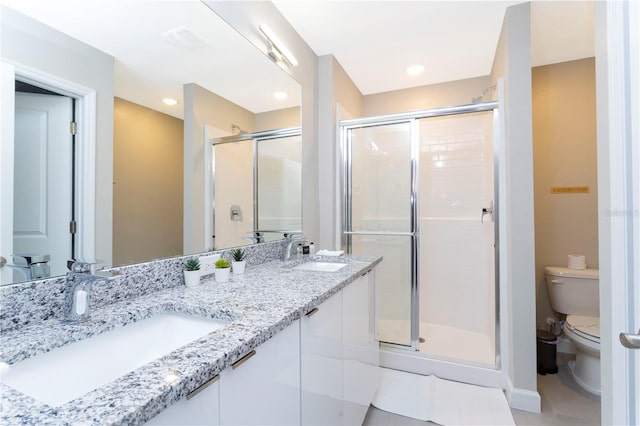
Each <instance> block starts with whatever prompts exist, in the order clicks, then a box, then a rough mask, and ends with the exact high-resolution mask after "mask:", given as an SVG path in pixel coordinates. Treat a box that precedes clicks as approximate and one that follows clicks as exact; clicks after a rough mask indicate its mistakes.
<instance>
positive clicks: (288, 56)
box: [258, 24, 298, 67]
mask: <svg viewBox="0 0 640 426" xmlns="http://www.w3.org/2000/svg"><path fill="white" fill-rule="evenodd" d="M258 28H259V29H260V31H261V32H262V34H264V36H265V37H266V38H267V41H268V42H269V56H270V57H271V59H273V60H274V61H275V62H276V63H281V62H286V63H287V65H289V66H290V67H295V66H296V65H298V60H297V59H296V57H295V56H293V54H292V53H291V51H290V50H289V49H287V46H285V45H284V43H283V42H282V41H280V39H279V38H278V37H277V36H276V35H275V34H274V32H273V31H271V28H269V27H268V26H266V25H265V24H261V25H260V26H259V27H258Z"/></svg>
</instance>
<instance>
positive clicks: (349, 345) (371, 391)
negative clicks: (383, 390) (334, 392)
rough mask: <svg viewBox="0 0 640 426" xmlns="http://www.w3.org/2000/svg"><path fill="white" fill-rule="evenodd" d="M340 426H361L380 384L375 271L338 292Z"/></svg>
mask: <svg viewBox="0 0 640 426" xmlns="http://www.w3.org/2000/svg"><path fill="white" fill-rule="evenodd" d="M342 307H343V311H342V323H343V327H342V335H343V417H342V424H344V425H361V424H362V421H363V420H364V417H365V415H366V414H367V410H368V409H369V404H370V403H371V401H372V400H373V397H374V396H375V393H376V390H377V389H378V383H379V381H380V369H379V365H380V355H379V354H380V352H379V345H378V341H377V338H376V324H375V317H376V316H375V270H371V271H370V272H368V273H367V274H366V275H364V276H361V277H359V278H358V279H356V280H355V281H354V282H352V283H351V284H349V285H348V286H346V287H345V288H344V289H343V290H342Z"/></svg>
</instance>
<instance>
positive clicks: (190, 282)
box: [184, 270, 200, 287]
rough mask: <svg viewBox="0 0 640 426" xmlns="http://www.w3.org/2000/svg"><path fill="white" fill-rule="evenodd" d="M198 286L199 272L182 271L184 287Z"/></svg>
mask: <svg viewBox="0 0 640 426" xmlns="http://www.w3.org/2000/svg"><path fill="white" fill-rule="evenodd" d="M199 284H200V271H199V270H198V271H184V285H186V286H187V287H195V286H197V285H199Z"/></svg>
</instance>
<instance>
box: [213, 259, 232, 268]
mask: <svg viewBox="0 0 640 426" xmlns="http://www.w3.org/2000/svg"><path fill="white" fill-rule="evenodd" d="M230 267H231V265H229V261H228V260H227V259H218V260H216V269H225V268H230Z"/></svg>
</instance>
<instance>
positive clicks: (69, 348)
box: [0, 313, 228, 407]
mask: <svg viewBox="0 0 640 426" xmlns="http://www.w3.org/2000/svg"><path fill="white" fill-rule="evenodd" d="M227 324H228V322H226V321H224V320H217V319H210V318H202V317H195V316H187V315H183V314H176V313H166V314H160V315H156V316H154V317H151V318H147V319H144V320H141V321H138V322H135V323H132V324H128V325H126V326H124V327H119V328H116V329H114V330H110V331H107V332H105V333H102V334H99V335H97V336H94V337H90V338H88V339H85V340H81V341H79V342H75V343H72V344H69V345H66V346H63V347H60V348H57V349H54V350H52V351H50V352H47V353H44V354H40V355H37V356H35V357H32V358H28V359H25V360H24V361H20V362H18V363H16V364H13V365H10V366H9V367H8V369H6V370H7V371H3V373H2V375H1V376H0V378H1V381H2V382H3V383H5V384H7V385H9V386H11V387H12V388H15V389H17V390H19V391H20V392H22V393H24V394H26V395H29V396H31V397H32V398H35V399H36V400H38V401H41V402H44V403H46V404H49V405H50V406H54V407H57V406H60V405H62V404H65V403H67V402H69V401H71V400H73V399H76V398H77V397H79V396H82V395H84V394H86V393H87V392H90V391H92V390H93V389H96V388H98V387H100V386H103V385H106V384H107V383H109V382H111V381H113V380H115V379H117V378H119V377H122V376H123V375H125V374H127V373H128V372H130V371H133V370H135V369H137V368H139V367H142V366H143V365H145V364H147V363H149V362H151V361H154V360H155V359H157V358H160V357H161V356H163V355H166V354H168V353H170V352H171V351H173V350H175V349H178V348H179V347H181V346H184V345H186V344H187V343H190V342H192V341H194V340H197V339H198V338H200V337H202V336H205V335H207V334H209V333H211V332H212V331H215V330H218V329H220V328H222V327H224V326H226V325H227Z"/></svg>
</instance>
